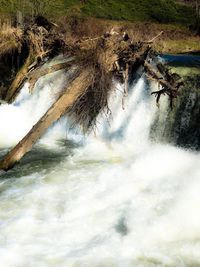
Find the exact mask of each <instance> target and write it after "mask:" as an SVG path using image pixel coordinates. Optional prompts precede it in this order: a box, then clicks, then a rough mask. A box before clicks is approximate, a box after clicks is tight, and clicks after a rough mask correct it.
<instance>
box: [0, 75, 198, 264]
mask: <svg viewBox="0 0 200 267" xmlns="http://www.w3.org/2000/svg"><path fill="white" fill-rule="evenodd" d="M46 86H47V87H48V85H46ZM45 88H46V87H45ZM45 90H46V89H44V90H42V91H43V92H44V94H45V97H44V98H45V99H47V98H46V95H48V94H49V91H48V90H47V92H46V93H45ZM122 92H123V88H122V86H120V85H118V86H117V90H116V92H114V94H113V96H112V98H111V103H110V107H111V110H112V119H111V121H110V122H108V121H107V119H105V118H104V117H102V116H99V118H98V122H99V130H97V131H96V133H95V134H90V136H88V137H85V138H83V137H82V136H80V135H77V134H74V133H73V132H71V131H69V130H68V132H67V136H68V138H70V139H73V142H72V141H68V142H67V141H61V140H60V139H61V138H63V137H64V136H63V135H62V133H63V132H64V130H63V129H65V130H66V129H67V121H66V119H63V120H61V121H60V122H59V123H58V124H57V125H55V126H54V127H53V128H52V129H50V131H49V132H48V133H47V135H46V136H45V138H44V139H43V141H42V142H40V143H38V144H37V145H36V147H35V149H34V150H33V151H32V152H31V153H30V154H28V155H27V157H25V158H24V159H23V160H22V163H21V164H20V165H17V166H16V168H15V169H13V170H11V171H10V172H8V173H2V174H1V177H2V178H4V179H2V180H1V182H0V192H1V193H0V266H6V267H18V266H19V267H25V266H39V267H40V266H41V267H43V266H44V267H46V266H56V267H57V266H59V267H60V266H61V267H62V266H63V267H66V266H67V267H79V266H80V267H115V266H116V267H137V266H141V267H143V266H144V267H146V266H147V267H149V266H177V267H179V266H200V257H199V256H200V255H199V251H200V230H199V229H200V228H199V225H200V215H199V204H200V195H199V186H200V169H199V164H200V155H199V154H198V153H194V152H190V151H185V150H182V149H179V148H176V147H173V146H169V145H161V144H152V143H151V142H150V140H149V138H148V135H149V131H150V127H151V123H152V121H153V119H154V116H155V113H156V112H157V108H156V107H155V104H154V101H155V100H154V99H152V97H151V95H150V94H151V89H150V87H149V86H148V84H147V82H146V80H145V78H144V77H143V76H141V77H140V78H139V80H138V81H137V82H136V83H135V84H133V85H132V86H131V88H130V90H129V97H128V98H127V99H126V100H125V101H126V105H125V110H122V108H121V98H122ZM22 96H23V95H20V96H19V99H18V101H19V106H18V105H17V106H18V107H19V109H21V108H22V109H23V105H24V104H23V103H24V102H23V101H25V100H20V97H22ZM34 97H36V98H37V101H39V100H41V97H40V96H39V97H38V94H37V91H36V93H35V96H34V95H33V96H32V98H30V101H31V99H34ZM42 98H43V97H42ZM22 99H23V98H22ZM54 99H55V98H54ZM52 101H53V100H52ZM47 102H48V104H47V105H46V104H45V105H44V106H43V107H44V110H43V111H41V113H43V112H45V109H47V108H48V105H49V104H50V102H49V100H47ZM31 103H32V102H31ZM31 105H32V104H31ZM31 105H29V107H30V106H31ZM23 112H24V111H23ZM23 112H22V113H23ZM162 112H164V110H163V111H162ZM1 113H2V111H1V110H0V116H1ZM40 115H41V114H40ZM52 140H58V141H59V140H60V141H59V142H58V144H57V146H54V145H52ZM80 141H81V144H80ZM44 144H45V145H44ZM4 147H5V142H4Z"/></svg>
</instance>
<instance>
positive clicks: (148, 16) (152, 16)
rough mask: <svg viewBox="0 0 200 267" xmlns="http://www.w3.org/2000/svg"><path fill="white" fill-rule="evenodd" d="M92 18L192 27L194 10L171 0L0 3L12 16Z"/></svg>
mask: <svg viewBox="0 0 200 267" xmlns="http://www.w3.org/2000/svg"><path fill="white" fill-rule="evenodd" d="M17 11H22V12H23V13H24V14H25V15H35V14H40V15H45V16H46V17H48V18H52V17H53V18H54V19H57V18H59V17H60V16H66V15H67V16H69V15H70V16H71V15H78V16H91V17H96V18H103V19H111V20H126V21H127V20H128V21H152V22H159V23H179V24H184V25H190V24H193V23H194V21H195V10H194V9H193V8H192V7H191V6H187V5H184V4H180V3H179V2H177V1H174V0H124V1H122V0H85V1H80V0H54V1H50V0H43V1H41V0H0V13H1V14H8V15H14V14H16V12H17Z"/></svg>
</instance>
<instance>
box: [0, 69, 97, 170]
mask: <svg viewBox="0 0 200 267" xmlns="http://www.w3.org/2000/svg"><path fill="white" fill-rule="evenodd" d="M92 79H93V75H92V70H91V69H86V70H83V71H82V72H81V74H80V75H79V76H78V77H77V78H76V79H75V80H74V81H73V82H72V83H71V84H70V86H69V87H68V88H67V89H66V90H65V92H64V93H63V94H62V95H61V96H60V97H59V99H58V100H57V101H56V102H55V103H54V104H53V105H52V106H51V107H50V108H49V110H48V111H47V112H46V113H45V115H44V116H43V117H42V118H41V119H40V120H39V121H38V122H37V123H36V124H35V125H34V126H33V128H32V129H31V130H30V132H29V133H28V134H27V135H26V136H25V137H24V138H23V139H22V140H21V141H20V142H19V143H18V144H17V145H16V146H15V147H14V148H13V149H12V150H11V151H10V152H9V153H8V154H7V155H6V156H5V158H4V159H3V160H2V161H1V162H0V169H3V170H5V171H7V170H9V169H10V168H12V167H13V166H14V165H15V164H16V163H17V162H19V161H20V160H21V158H22V157H23V156H24V155H25V154H26V153H27V152H29V151H30V150H31V149H32V146H33V145H34V143H35V142H36V141H37V140H38V139H39V138H40V137H41V136H42V135H43V134H44V132H45V131H46V130H47V129H48V128H49V127H50V126H51V125H52V124H53V123H54V122H55V121H57V120H58V119H59V118H60V117H61V116H63V115H64V114H65V113H66V112H67V110H68V109H69V108H70V107H71V106H72V105H73V103H74V102H75V101H76V100H77V99H78V98H79V97H81V95H83V94H84V92H85V90H86V89H87V87H88V86H90V84H91V82H92Z"/></svg>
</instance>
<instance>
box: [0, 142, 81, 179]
mask: <svg viewBox="0 0 200 267" xmlns="http://www.w3.org/2000/svg"><path fill="white" fill-rule="evenodd" d="M79 146H80V145H79V144H77V143H74V142H72V141H68V140H60V141H58V142H57V146H56V147H55V149H52V148H48V147H47V146H45V145H39V144H37V145H36V146H35V147H34V148H33V149H32V150H31V151H30V152H29V153H28V154H26V155H25V157H24V158H23V159H22V160H21V161H20V163H18V164H17V165H16V166H15V167H14V168H12V169H11V170H9V171H8V172H4V171H0V179H1V180H2V179H9V178H14V179H15V178H20V177H23V176H28V175H31V174H33V173H39V172H49V171H50V170H52V169H54V168H55V167H56V166H57V165H58V164H59V163H60V162H62V161H63V160H64V159H66V157H69V156H72V155H73V149H74V148H77V147H79ZM6 152H8V150H6V151H5V150H3V151H1V152H0V156H1V158H2V157H3V155H5V154H6Z"/></svg>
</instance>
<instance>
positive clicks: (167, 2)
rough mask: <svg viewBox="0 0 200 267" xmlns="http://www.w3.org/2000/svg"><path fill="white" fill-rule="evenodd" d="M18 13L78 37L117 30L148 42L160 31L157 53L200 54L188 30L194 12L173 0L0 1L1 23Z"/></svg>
mask: <svg viewBox="0 0 200 267" xmlns="http://www.w3.org/2000/svg"><path fill="white" fill-rule="evenodd" d="M17 11H21V12H22V13H23V14H24V17H25V18H29V19H30V18H33V17H34V15H37V14H42V15H44V16H45V17H47V18H49V19H50V20H52V21H54V22H56V23H57V24H58V25H60V27H61V28H63V29H64V31H65V32H69V31H71V32H73V33H74V34H75V35H78V36H79V37H83V36H90V37H95V36H98V35H100V34H102V33H103V32H105V31H106V30H107V29H108V28H111V27H113V26H117V27H118V26H120V27H123V28H124V29H126V30H127V31H128V32H130V33H131V34H132V35H133V36H134V38H135V39H136V40H150V39H151V38H152V37H153V36H155V35H156V34H157V33H159V32H160V31H163V32H164V34H163V35H162V36H161V37H160V38H159V39H158V40H157V41H156V43H155V44H154V46H155V48H156V49H157V50H158V51H159V52H163V53H182V52H190V51H198V50H199V51H200V39H199V37H197V36H195V35H194V33H192V32H191V31H190V30H189V26H191V25H193V24H194V23H195V11H194V10H193V9H192V7H191V6H189V5H183V4H180V3H178V2H177V1H174V0H124V1H121V0H86V1H85V3H81V1H80V0H56V1H49V0H43V1H39V0H0V19H1V21H5V20H6V19H8V20H12V21H13V22H14V21H15V20H16V13H17Z"/></svg>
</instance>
